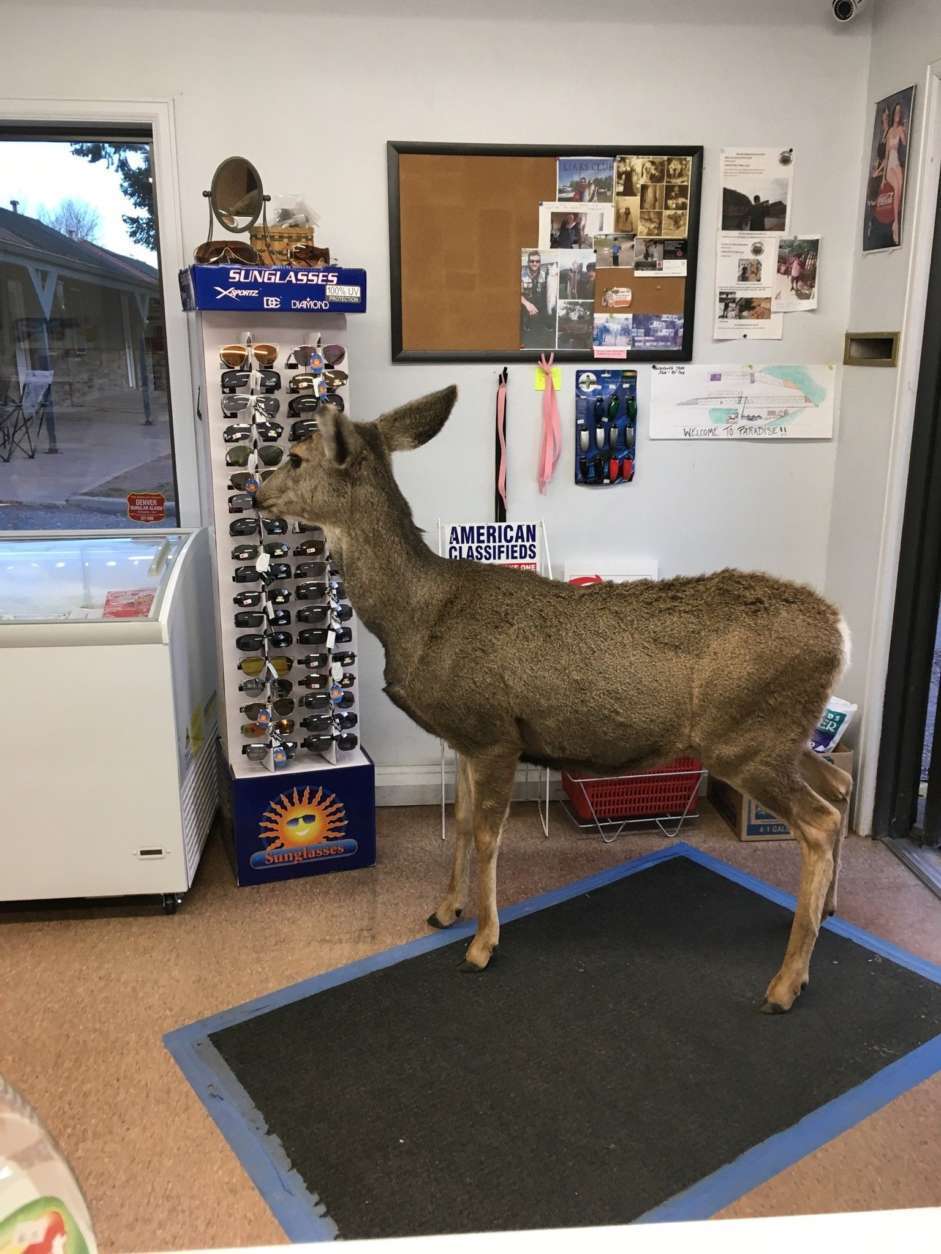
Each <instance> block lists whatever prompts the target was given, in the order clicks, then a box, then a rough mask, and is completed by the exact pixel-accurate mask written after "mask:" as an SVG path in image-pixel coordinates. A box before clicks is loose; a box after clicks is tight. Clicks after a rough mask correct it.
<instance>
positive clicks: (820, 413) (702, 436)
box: [650, 363, 837, 440]
mask: <svg viewBox="0 0 941 1254" xmlns="http://www.w3.org/2000/svg"><path fill="white" fill-rule="evenodd" d="M836 381H837V373H836V369H835V367H834V366H832V365H783V366H779V365H741V364H738V363H736V364H734V365H721V366H698V365H695V366H693V365H690V366H687V365H663V366H659V365H654V366H652V367H651V380H650V438H651V439H652V440H755V439H785V440H786V439H790V440H830V439H832V438H833V410H834V396H835V391H836Z"/></svg>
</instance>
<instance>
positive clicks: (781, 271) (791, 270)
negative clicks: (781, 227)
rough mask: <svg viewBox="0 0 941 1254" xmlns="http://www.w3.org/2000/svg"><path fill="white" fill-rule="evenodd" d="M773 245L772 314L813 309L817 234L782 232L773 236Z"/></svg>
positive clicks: (817, 250)
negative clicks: (775, 251)
mask: <svg viewBox="0 0 941 1254" xmlns="http://www.w3.org/2000/svg"><path fill="white" fill-rule="evenodd" d="M776 245H777V258H776V260H775V267H774V269H775V274H774V295H773V296H772V299H771V308H772V310H773V311H774V312H775V313H801V312H803V311H804V310H807V309H816V308H817V273H818V269H819V265H820V236H819V235H782V236H780V237H779V238H776Z"/></svg>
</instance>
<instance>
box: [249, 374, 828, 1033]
mask: <svg viewBox="0 0 941 1254" xmlns="http://www.w3.org/2000/svg"><path fill="white" fill-rule="evenodd" d="M456 398H457V388H456V387H454V386H451V387H447V388H444V389H443V390H441V391H437V392H432V393H430V394H429V395H427V396H422V397H420V398H419V399H417V400H413V401H411V402H409V403H407V404H404V405H401V406H399V407H398V408H395V409H392V410H390V411H389V412H387V413H383V414H382V415H380V416H379V417H378V418H377V419H375V420H374V421H369V422H363V421H357V422H354V421H353V420H352V419H351V418H350V417H349V415H348V414H346V413H343V412H340V411H339V410H338V409H337V408H334V407H332V406H329V405H327V406H325V407H322V408H321V409H319V410H318V412H317V420H318V424H319V429H318V430H317V431H315V432H314V433H313V434H312V435H310V436H309V437H308V438H307V439H304V440H301V441H299V442H297V443H295V444H293V445H292V446H291V451H290V453H289V455H288V457H287V458H286V459H285V461H284V463H283V464H282V465H281V466H280V467H279V468H278V469H277V470H276V471H274V473H273V474H272V475H271V476H270V477H269V478H268V479H267V480H265V482H264V483H263V484H262V485H261V487H260V489H259V491H258V495H257V501H258V507H259V509H261V510H262V511H263V512H265V513H273V514H279V515H286V516H288V517H295V518H298V519H300V520H302V521H303V522H305V523H307V524H309V525H317V526H320V527H321V528H322V529H323V531H324V533H325V535H326V538H327V541H328V543H329V546H330V551H331V554H332V557H333V560H334V561H335V563H336V565H337V567H338V568H339V570H340V572H341V573H342V577H343V581H344V584H345V586H346V589H347V595H348V596H349V599H350V601H351V603H352V605H353V607H354V609H355V611H356V613H357V614H358V616H359V618H360V620H361V621H362V623H363V624H364V625H365V626H366V627H367V628H368V629H369V630H370V631H371V632H372V633H373V634H374V635H375V636H376V637H378V639H379V641H380V643H381V644H382V646H383V648H384V651H385V671H384V679H385V688H384V691H385V693H386V694H387V695H388V696H389V698H390V699H391V700H392V701H393V702H394V703H395V704H396V705H397V706H398V707H399V708H400V709H402V710H403V711H404V712H405V713H406V714H407V715H409V716H410V717H411V718H412V719H413V720H414V721H415V723H417V724H418V726H419V727H421V728H423V729H424V730H425V731H427V732H429V733H430V734H431V735H433V736H436V737H438V738H440V739H442V740H444V741H445V742H446V743H447V744H448V745H450V747H451V748H452V749H453V750H455V752H456V754H457V772H456V793H455V803H454V815H455V827H456V835H455V840H454V850H453V861H452V866H451V874H450V879H449V882H448V885H447V891H446V892H445V894H444V897H443V898H442V899H441V901H440V902H439V904H438V905H437V907H436V908H435V910H434V911H433V913H432V914H431V915H430V916H429V918H428V920H427V922H428V924H429V925H430V926H432V927H435V928H448V927H451V926H452V925H454V924H455V923H456V922H457V920H458V919H460V917H461V915H462V913H463V910H464V905H465V900H466V896H467V892H468V886H469V873H470V853H471V845H472V844H473V846H474V850H475V852H476V856H477V869H478V894H477V896H478V915H477V921H476V931H475V934H474V936H473V938H472V940H471V942H470V944H469V946H468V948H467V950H466V953H465V956H464V959H463V962H462V963H461V964H460V969H461V970H462V971H465V972H474V973H477V972H482V971H484V970H485V969H486V968H487V966H488V964H490V962H491V961H492V960H493V957H494V954H495V952H496V950H497V946H498V942H499V936H500V922H499V916H498V913H497V855H498V850H499V846H500V840H501V837H502V834H503V831H504V827H505V824H506V820H507V815H508V812H509V806H510V797H511V792H512V788H513V782H514V777H515V774H516V770H517V766H518V764H519V763H521V762H524V763H535V764H537V765H539V766H544V767H551V768H553V769H566V770H578V771H589V772H594V773H596V774H602V775H612V774H616V773H619V772H624V771H629V770H637V771H643V770H645V769H647V768H650V767H653V766H657V765H661V764H663V763H665V762H669V761H672V760H673V759H674V758H677V757H681V756H693V757H696V758H698V759H699V760H700V761H701V762H702V763H703V765H704V766H705V767H706V768H707V769H708V770H709V771H710V772H712V773H713V774H714V775H716V776H718V778H720V779H722V780H726V781H727V782H728V783H730V784H731V785H733V786H734V787H735V788H737V789H739V790H740V791H741V792H743V793H745V794H747V795H749V796H751V797H753V798H754V799H755V800H756V801H758V802H759V803H760V804H761V805H762V806H764V807H765V808H767V809H768V810H770V811H772V812H773V813H774V814H775V815H777V816H778V817H779V818H781V819H783V820H784V821H785V822H786V823H788V824H789V826H790V828H791V830H792V831H793V832H794V833H795V835H796V838H797V841H798V843H799V847H800V868H801V869H800V884H799V890H798V896H797V903H796V909H795V911H794V917H793V922H792V924H791V928H790V934H789V938H788V942H787V948H786V951H785V954H784V959H783V962H782V964H781V967H780V969H779V970H778V971H777V973H776V974H775V975H774V977H773V978H772V979H771V982H770V983H769V985H768V987H767V990H766V991H765V994H764V998H763V1001H761V1003H760V1004H759V1008H760V1009H761V1010H762V1011H763V1012H765V1013H768V1014H777V1013H784V1012H786V1011H789V1010H790V1009H791V1007H792V1006H793V1005H794V1002H795V1001H796V1000H797V998H798V997H799V995H800V993H801V992H802V990H803V989H804V988H805V987H806V985H807V984H808V982H809V978H810V960H811V955H812V953H813V949H814V945H815V943H816V940H817V935H818V932H819V929H820V927H821V924H822V919H823V915H824V912H826V913H828V914H832V913H833V912H834V911H835V909H836V903H837V882H838V876H839V864H840V852H841V844H842V832H843V823H842V807H843V806H844V805H845V804H847V803H848V799H849V794H850V787H851V777H850V776H849V774H847V772H845V771H843V770H841V769H840V768H839V767H837V766H835V765H833V764H832V763H830V762H828V761H826V760H825V759H824V758H822V757H820V756H819V755H818V754H816V753H815V752H813V751H812V750H811V749H810V748H809V740H810V736H811V734H812V732H813V730H814V728H815V727H816V725H817V723H818V721H819V718H820V716H821V714H822V712H823V710H824V707H825V704H826V701H827V698H828V697H829V696H830V694H831V692H832V691H833V687H834V684H835V682H836V680H837V678H838V677H839V675H840V674H841V673H842V671H843V670H844V669H845V667H846V666H847V665H848V663H849V648H850V641H849V632H848V629H847V627H846V624H845V622H844V620H843V618H842V617H841V615H840V612H839V610H838V609H837V608H836V607H835V606H833V605H831V604H830V603H829V602H828V601H826V600H825V599H824V598H823V597H822V596H820V595H819V594H818V593H817V592H816V591H814V590H813V589H811V588H810V587H806V586H804V585H801V584H798V583H795V582H790V581H787V580H784V579H780V578H776V577H774V576H772V575H770V574H764V573H755V572H744V571H739V570H734V569H724V570H720V571H717V572H715V573H709V574H702V575H693V576H678V577H675V578H668V579H662V580H638V581H635V582H627V583H613V582H607V583H598V584H593V585H589V586H587V587H575V586H572V585H570V584H567V583H564V582H562V581H560V580H555V579H550V578H546V577H544V576H541V575H539V574H536V573H535V572H533V571H528V570H519V569H512V568H508V567H501V566H492V565H484V564H481V563H478V562H472V561H460V560H453V559H449V558H444V557H441V556H439V555H438V554H436V553H435V552H433V551H432V549H431V548H429V546H428V545H427V544H426V542H425V540H424V538H423V533H422V532H421V531H420V530H419V528H418V527H417V525H416V524H415V522H414V519H413V517H412V511H411V508H410V506H409V504H408V502H407V500H406V499H405V497H404V495H403V494H402V492H401V490H400V488H399V487H398V485H397V483H396V481H395V478H394V475H393V471H392V455H393V454H394V453H398V452H401V451H405V450H409V449H417V448H420V447H421V446H423V445H425V444H427V443H428V441H429V440H431V439H433V438H434V436H435V435H437V434H438V432H439V431H440V430H441V429H442V427H443V426H444V423H445V421H446V420H447V418H448V415H449V414H450V413H451V411H452V409H453V406H454V404H455V401H456ZM586 641H590V642H591V649H592V664H591V666H590V667H589V668H585V669H583V668H582V666H581V665H580V660H581V659H582V658H583V656H584V647H585V642H586Z"/></svg>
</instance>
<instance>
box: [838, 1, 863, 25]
mask: <svg viewBox="0 0 941 1254" xmlns="http://www.w3.org/2000/svg"><path fill="white" fill-rule="evenodd" d="M865 3H866V0H831V5H830V7H831V8H832V9H833V16H834V17H835V18H836V20H837V21H838V22H841V23H842V22H852V20H853V18H854V17H856V15H857V14H858V13H859V11H860V9H861V8H862V7H863V5H864V4H865Z"/></svg>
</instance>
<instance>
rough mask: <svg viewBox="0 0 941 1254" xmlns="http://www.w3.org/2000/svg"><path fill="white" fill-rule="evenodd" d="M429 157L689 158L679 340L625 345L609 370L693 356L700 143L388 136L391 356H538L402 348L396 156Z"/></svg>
mask: <svg viewBox="0 0 941 1254" xmlns="http://www.w3.org/2000/svg"><path fill="white" fill-rule="evenodd" d="M406 154H407V155H412V154H425V155H428V156H454V155H461V154H463V155H464V156H479V157H618V156H625V155H626V156H643V157H689V158H690V183H689V209H688V211H687V213H688V219H687V222H688V227H689V232H688V234H687V237H686V238H687V252H688V256H687V267H686V291H685V300H684V304H683V342H682V345H681V346H680V348H677V349H642V350H639V351H637V352H633V351H631V350H628V353H627V357H626V359H621V358H618V359H614V360H611V361H610V363H609V364H610V366H611V368H612V369H616V368H618V367H621V368H626V367H629V366H631V365H634V364H635V363H641V364H643V363H649V362H669V361H676V362H684V361H692V359H693V331H694V329H695V328H694V321H695V310H696V278H697V271H698V268H699V215H700V207H701V200H702V168H703V146H702V145H701V144H688V145H682V144H681V145H673V146H664V145H659V144H620V145H617V146H612V145H610V144H601V145H599V144H444V143H441V144H438V143H413V142H407V141H404V140H392V139H390V140H388V141H387V143H386V159H387V164H388V181H389V279H390V295H391V356H392V361H393V363H397V362H409V363H414V362H476V361H479V362H503V363H507V362H513V361H517V362H520V361H538V360H539V357H540V350H538V349H523V348H517V349H512V348H510V349H500V350H497V349H454V350H440V349H432V350H425V349H406V348H405V347H404V346H403V343H402V248H401V231H400V227H401V223H400V218H399V157H400V156H403V155H406ZM599 360H600V359H599V358H597V357H595V356H593V354H592V353H591V352H585V351H582V350H580V349H570V348H564V349H556V350H555V361H556V362H576V361H578V362H584V361H592V362H596V363H597V362H598V361H599Z"/></svg>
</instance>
